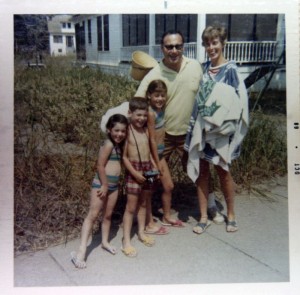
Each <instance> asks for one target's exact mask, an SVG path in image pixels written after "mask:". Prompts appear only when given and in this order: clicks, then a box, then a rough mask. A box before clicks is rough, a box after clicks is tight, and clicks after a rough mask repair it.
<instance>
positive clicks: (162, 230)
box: [144, 226, 169, 235]
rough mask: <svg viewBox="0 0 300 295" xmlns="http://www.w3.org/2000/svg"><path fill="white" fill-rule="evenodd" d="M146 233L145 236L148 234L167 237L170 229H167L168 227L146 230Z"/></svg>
mask: <svg viewBox="0 0 300 295" xmlns="http://www.w3.org/2000/svg"><path fill="white" fill-rule="evenodd" d="M144 233H145V234H148V235H166V234H168V233H169V229H167V228H166V227H163V226H161V227H159V228H156V227H154V228H146V229H145V230H144Z"/></svg>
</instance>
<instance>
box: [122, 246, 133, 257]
mask: <svg viewBox="0 0 300 295" xmlns="http://www.w3.org/2000/svg"><path fill="white" fill-rule="evenodd" d="M121 251H122V252H123V253H124V254H125V255H126V256H127V257H131V258H133V257H136V256H137V252H136V249H135V248H134V247H127V248H123V247H122V248H121Z"/></svg>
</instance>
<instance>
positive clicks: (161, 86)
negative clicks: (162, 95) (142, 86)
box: [146, 80, 168, 96]
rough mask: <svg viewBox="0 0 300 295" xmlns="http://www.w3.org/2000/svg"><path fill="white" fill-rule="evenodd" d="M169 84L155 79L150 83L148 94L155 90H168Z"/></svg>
mask: <svg viewBox="0 0 300 295" xmlns="http://www.w3.org/2000/svg"><path fill="white" fill-rule="evenodd" d="M167 90H168V89H167V85H166V83H165V82H164V81H162V80H153V81H151V82H150V83H149V85H148V88H147V91H146V95H147V96H148V95H151V94H152V93H154V92H167Z"/></svg>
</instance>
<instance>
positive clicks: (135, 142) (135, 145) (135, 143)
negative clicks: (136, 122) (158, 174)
mask: <svg viewBox="0 0 300 295" xmlns="http://www.w3.org/2000/svg"><path fill="white" fill-rule="evenodd" d="M129 128H130V130H131V133H132V136H133V138H134V141H135V146H136V149H137V152H138V155H139V159H140V164H141V168H142V171H144V169H143V165H142V158H141V154H140V150H139V147H138V144H137V141H136V138H135V135H134V132H133V129H132V127H131V125H129ZM146 136H147V134H146ZM147 137H148V136H147Z"/></svg>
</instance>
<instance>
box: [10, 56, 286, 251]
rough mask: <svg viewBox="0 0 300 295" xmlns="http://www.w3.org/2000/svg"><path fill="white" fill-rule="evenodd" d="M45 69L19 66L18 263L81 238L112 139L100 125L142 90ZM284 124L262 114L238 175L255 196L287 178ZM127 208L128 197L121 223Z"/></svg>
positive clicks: (184, 182) (181, 184)
mask: <svg viewBox="0 0 300 295" xmlns="http://www.w3.org/2000/svg"><path fill="white" fill-rule="evenodd" d="M45 63H46V65H47V68H46V69H42V70H32V69H31V70H29V69H27V68H26V67H23V66H21V65H20V64H19V63H17V62H16V64H15V136H14V139H15V160H14V161H15V163H14V167H15V169H14V173H15V175H14V181H15V188H14V189H15V191H14V200H15V202H14V216H15V224H14V225H15V245H14V246H15V254H16V255H18V254H20V253H22V252H24V251H35V250H38V249H43V248H45V247H48V246H49V245H54V244H59V243H63V242H66V241H67V240H69V239H72V238H74V237H76V236H78V235H79V233H80V228H81V225H82V221H83V218H84V217H85V215H86V213H87V209H88V202H89V189H90V182H91V180H92V178H93V174H94V172H95V160H96V156H97V152H98V148H99V145H100V143H101V141H102V140H103V138H104V135H103V134H101V133H100V129H99V120H100V118H101V116H102V115H103V113H105V111H106V110H107V109H108V108H110V107H112V106H116V105H118V104H120V103H121V102H123V101H125V100H129V99H130V98H131V97H132V96H133V94H134V93H135V90H136V87H137V84H136V83H134V82H130V81H128V80H127V79H125V78H122V77H116V76H110V75H105V74H103V73H101V72H99V71H96V70H92V69H88V68H85V69H81V68H75V67H72V66H71V63H70V61H69V60H67V61H66V62H65V59H64V58H58V59H57V58H55V59H51V58H50V59H48V60H45ZM278 122H279V121H278V120H274V118H273V117H272V116H269V115H264V114H263V113H262V112H257V113H255V114H253V117H252V120H251V128H250V131H249V133H248V135H247V138H246V140H245V142H244V145H243V153H242V155H241V157H240V159H239V160H238V161H236V162H235V163H234V165H233V167H232V168H233V169H232V171H233V176H234V178H235V180H236V181H237V183H238V184H239V185H240V186H241V187H244V188H246V189H251V185H252V183H253V182H257V181H258V180H262V179H264V178H268V177H273V176H276V175H281V174H284V173H286V135H285V129H284V128H283V130H282V128H280V126H278V127H277V125H278V124H279V125H280V123H278ZM279 130H280V132H279ZM282 131H283V132H282ZM178 161H179V159H177V158H176V157H174V158H173V160H172V162H171V165H170V167H171V169H172V176H173V178H174V181H175V183H176V184H177V185H176V188H175V191H174V202H181V203H182V202H183V201H185V198H186V195H187V190H190V189H191V182H190V180H189V179H188V178H187V176H186V175H185V174H184V173H183V171H182V170H181V165H178V164H179V163H178ZM216 185H217V183H216ZM124 203H125V197H124V196H123V195H122V192H121V198H120V199H119V202H118V204H117V208H116V214H118V216H119V217H120V216H121V215H122V210H123V208H124ZM96 229H97V225H96V227H95V230H96Z"/></svg>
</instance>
